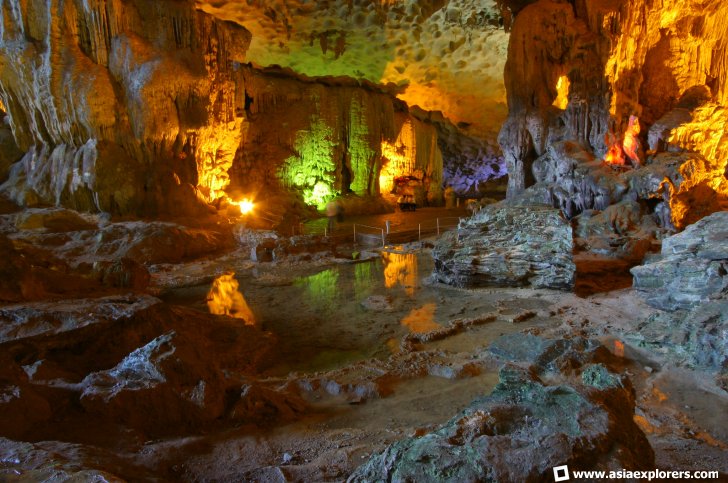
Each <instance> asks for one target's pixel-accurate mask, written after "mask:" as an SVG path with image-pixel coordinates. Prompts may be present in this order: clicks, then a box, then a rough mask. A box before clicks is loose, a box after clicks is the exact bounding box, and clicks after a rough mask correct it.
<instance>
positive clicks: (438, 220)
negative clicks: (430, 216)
mask: <svg viewBox="0 0 728 483" xmlns="http://www.w3.org/2000/svg"><path fill="white" fill-rule="evenodd" d="M435 221H436V222H437V236H440V219H439V218H437V219H436V220H435Z"/></svg>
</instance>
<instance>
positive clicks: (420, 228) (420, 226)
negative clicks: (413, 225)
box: [417, 223, 422, 242]
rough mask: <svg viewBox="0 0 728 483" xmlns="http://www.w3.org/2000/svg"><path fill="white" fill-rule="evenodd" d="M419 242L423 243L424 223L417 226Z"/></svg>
mask: <svg viewBox="0 0 728 483" xmlns="http://www.w3.org/2000/svg"><path fill="white" fill-rule="evenodd" d="M417 241H420V242H421V241H422V223H420V224H419V225H417Z"/></svg>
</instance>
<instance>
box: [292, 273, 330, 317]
mask: <svg viewBox="0 0 728 483" xmlns="http://www.w3.org/2000/svg"><path fill="white" fill-rule="evenodd" d="M295 283H296V285H304V286H305V287H306V299H307V300H308V301H309V302H310V303H311V304H312V305H313V306H314V307H316V308H318V309H328V308H332V307H335V306H336V305H337V295H338V290H337V285H338V283H339V271H338V270H336V269H333V268H330V269H328V270H324V271H323V272H319V273H317V274H315V275H311V276H308V277H302V278H299V279H297V280H296V282H295Z"/></svg>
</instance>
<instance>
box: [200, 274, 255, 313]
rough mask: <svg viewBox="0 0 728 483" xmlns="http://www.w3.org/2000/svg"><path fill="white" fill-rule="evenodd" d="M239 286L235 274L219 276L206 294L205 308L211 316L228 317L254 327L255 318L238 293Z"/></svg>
mask: <svg viewBox="0 0 728 483" xmlns="http://www.w3.org/2000/svg"><path fill="white" fill-rule="evenodd" d="M239 289H240V284H239V283H238V281H237V280H235V273H234V272H228V273H224V274H222V275H220V276H219V277H217V278H216V279H215V280H214V281H213V282H212V287H211V288H210V291H209V292H208V293H207V307H208V308H209V309H210V313H211V314H218V315H229V316H230V317H235V318H238V319H243V320H245V323H246V325H255V316H254V315H253V311H252V310H250V307H248V304H247V303H246V302H245V298H244V297H243V294H242V293H240V290H239Z"/></svg>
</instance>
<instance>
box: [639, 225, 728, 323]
mask: <svg viewBox="0 0 728 483" xmlns="http://www.w3.org/2000/svg"><path fill="white" fill-rule="evenodd" d="M631 272H632V275H633V276H634V287H635V288H636V289H637V290H639V291H641V292H643V293H644V294H645V297H646V300H647V302H648V303H649V304H650V305H652V306H653V307H656V308H659V309H663V310H676V309H690V308H693V307H695V306H697V305H699V304H701V303H704V302H706V301H708V300H709V299H716V298H720V297H725V296H726V294H728V212H726V211H722V212H717V213H714V214H712V215H710V216H707V217H705V218H703V219H701V220H700V221H698V222H697V223H695V224H693V225H690V226H688V227H687V228H686V229H685V231H683V232H682V233H678V234H677V235H673V236H671V237H669V238H666V239H665V240H663V242H662V252H661V256H660V257H659V258H656V259H654V260H653V261H651V262H650V263H646V264H644V265H640V266H637V267H634V268H632V270H631Z"/></svg>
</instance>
